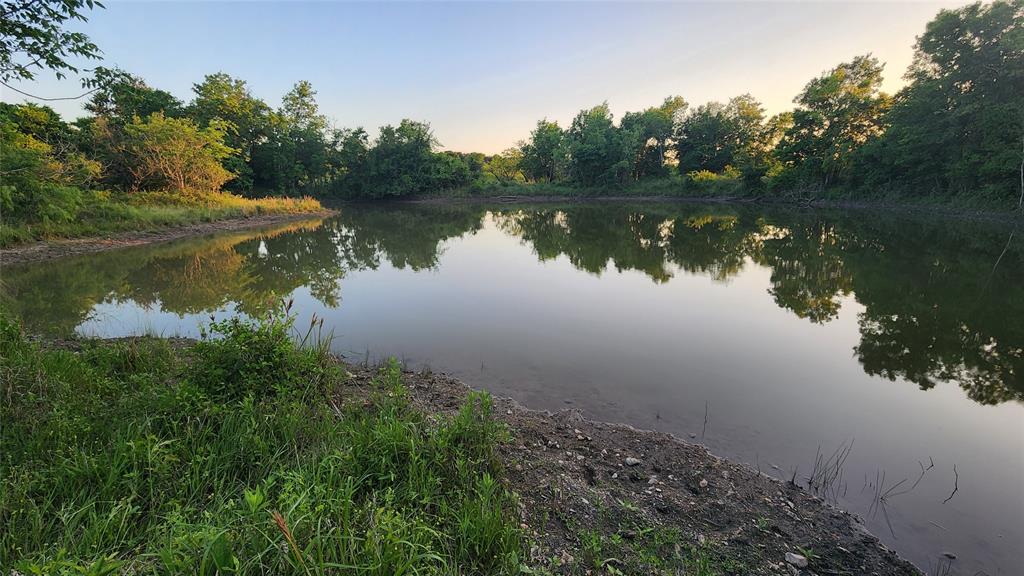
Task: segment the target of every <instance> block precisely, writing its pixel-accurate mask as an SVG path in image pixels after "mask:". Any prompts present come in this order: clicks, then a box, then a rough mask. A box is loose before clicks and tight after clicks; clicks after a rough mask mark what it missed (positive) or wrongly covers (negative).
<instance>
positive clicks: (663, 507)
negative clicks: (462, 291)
mask: <svg viewBox="0 0 1024 576" xmlns="http://www.w3.org/2000/svg"><path fill="white" fill-rule="evenodd" d="M350 371H351V378H350V384H351V385H354V386H355V389H354V390H369V389H370V380H371V378H372V377H373V375H374V371H373V370H372V369H367V368H359V367H350ZM403 381H404V383H405V385H406V386H407V388H408V389H409V390H410V391H411V393H412V396H413V398H414V402H415V403H416V404H417V405H418V406H420V407H421V408H422V409H423V410H424V411H426V412H427V413H431V414H439V413H442V414H444V413H453V412H455V411H457V410H458V408H459V406H460V405H461V403H462V400H463V399H464V398H465V396H466V394H467V393H468V392H469V388H467V387H466V385H465V384H463V383H462V382H460V381H458V380H455V379H453V378H450V377H448V376H445V375H438V374H430V373H419V372H406V373H405V374H404V378H403ZM345 388H346V390H349V391H352V390H353V388H352V387H351V386H346V387H345ZM359 395H360V394H359V393H358V392H357V393H356V394H355V396H359ZM348 400H352V398H349V399H348ZM494 402H495V403H494V414H495V417H496V418H497V419H499V420H500V421H502V422H504V423H505V424H507V425H508V427H509V429H510V432H511V441H510V442H508V443H506V444H505V445H504V446H503V447H502V450H501V459H502V463H503V465H504V467H505V469H506V477H507V479H508V481H509V482H510V485H511V488H512V489H513V490H514V491H515V492H516V493H517V494H518V495H519V499H520V505H521V514H522V522H523V527H524V528H525V529H526V530H527V532H528V533H529V535H530V536H531V537H532V538H533V539H534V541H535V545H534V547H533V549H532V550H531V551H530V555H531V563H532V564H534V565H540V566H544V567H545V568H546V569H548V570H551V571H553V572H555V573H560V574H653V573H658V574H691V573H695V574H705V573H724V574H744V575H753V574H764V575H780V576H787V575H917V574H921V572H920V571H919V570H918V569H917V568H916V567H914V566H913V565H912V564H910V563H909V562H907V561H905V560H902V559H900V558H899V557H898V556H897V555H896V554H895V552H893V551H891V550H889V549H888V548H886V547H885V546H884V545H882V544H881V543H880V542H879V541H878V539H877V538H875V537H874V536H872V535H871V534H870V533H868V531H867V529H866V528H864V526H863V523H862V522H861V520H860V519H859V518H858V517H856V516H854V515H851V514H849V513H847V512H844V511H841V510H838V509H836V508H834V507H833V506H831V505H829V504H828V503H827V502H825V501H823V500H821V499H819V498H817V497H815V496H814V495H812V494H809V493H807V492H806V491H804V490H803V489H801V488H800V487H798V486H796V485H794V484H792V483H791V482H783V481H779V480H778V479H775V478H772V477H769V476H767V475H765V474H762V473H760V472H758V471H756V470H754V469H752V468H750V467H748V466H744V465H739V464H735V463H732V462H729V461H726V460H723V459H721V458H718V457H717V456H714V455H713V454H711V453H710V452H708V451H707V449H705V448H704V447H702V446H699V445H695V444H691V443H688V442H684V441H682V440H680V439H678V438H675V437H673V436H671V435H668V434H663V433H658V432H651V431H644V430H637V429H635V428H632V427H630V426H625V425H619V424H608V423H602V422H592V421H589V420H586V419H585V418H583V417H582V415H581V414H580V412H579V411H578V410H575V409H571V410H563V411H560V412H557V413H549V412H539V411H534V410H529V409H526V408H524V407H522V406H520V405H519V404H518V403H516V402H515V401H514V400H511V399H505V398H495V399H494ZM627 458H630V460H629V463H628V464H627V462H626V459H627ZM633 459H635V461H634V460H633ZM636 461H638V462H636ZM787 552H789V553H793V554H800V555H803V556H805V557H807V559H808V560H809V562H808V565H807V566H806V567H804V568H802V569H800V568H797V567H796V566H793V565H792V564H789V563H787V560H786V553H787ZM695 556H696V557H698V558H703V559H704V561H706V563H707V564H706V568H707V571H704V572H702V571H700V569H699V567H698V566H695V565H694V563H693V562H694V561H693V558H694V557H695ZM796 562H797V563H799V560H796Z"/></svg>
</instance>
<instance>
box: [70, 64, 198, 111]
mask: <svg viewBox="0 0 1024 576" xmlns="http://www.w3.org/2000/svg"><path fill="white" fill-rule="evenodd" d="M85 109H86V110H87V111H89V112H91V113H92V114H93V115H94V116H98V117H105V118H108V119H111V120H115V121H117V122H120V123H121V124H130V123H131V122H132V119H133V118H134V117H136V116H139V117H141V118H147V117H149V115H151V114H153V113H155V112H160V113H161V114H163V115H165V116H171V117H179V116H182V115H183V113H184V105H183V104H182V102H181V100H179V99H177V98H176V97H175V96H174V95H173V94H171V93H170V92H167V91H165V90H160V89H157V88H153V87H151V86H149V85H148V84H146V81H145V80H143V79H142V78H140V77H138V76H133V75H130V74H127V73H122V75H120V76H119V77H117V78H116V79H115V80H113V81H112V82H110V83H108V84H105V85H104V86H102V87H101V88H100V89H98V90H97V91H96V92H95V93H94V94H93V95H92V98H90V99H89V102H88V103H87V104H86V105H85Z"/></svg>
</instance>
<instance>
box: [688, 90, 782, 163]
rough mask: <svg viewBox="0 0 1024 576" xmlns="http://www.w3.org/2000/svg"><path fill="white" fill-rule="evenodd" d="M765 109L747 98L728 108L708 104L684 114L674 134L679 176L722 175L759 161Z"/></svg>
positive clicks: (734, 101) (731, 103) (724, 105)
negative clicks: (681, 173)
mask: <svg viewBox="0 0 1024 576" xmlns="http://www.w3.org/2000/svg"><path fill="white" fill-rule="evenodd" d="M763 122H764V108H763V107H762V106H761V103H760V102H758V101H757V100H755V99H754V97H753V96H751V95H749V94H743V95H741V96H737V97H735V98H733V99H731V100H729V102H728V103H727V104H722V103H720V102H708V103H707V104H703V105H701V106H699V107H697V108H696V109H695V110H693V111H692V112H691V113H689V114H687V115H686V116H685V117H684V118H683V119H682V121H681V122H680V124H679V127H678V130H677V131H676V155H677V159H678V160H679V171H680V172H684V173H686V172H692V171H700V170H706V171H708V172H714V173H721V172H722V171H723V170H725V168H726V166H733V167H734V168H735V167H738V165H740V164H753V163H754V162H755V161H756V160H758V159H759V158H760V157H761V155H762V154H761V149H762V148H763V147H762V145H761V142H762V133H763V129H764V128H763Z"/></svg>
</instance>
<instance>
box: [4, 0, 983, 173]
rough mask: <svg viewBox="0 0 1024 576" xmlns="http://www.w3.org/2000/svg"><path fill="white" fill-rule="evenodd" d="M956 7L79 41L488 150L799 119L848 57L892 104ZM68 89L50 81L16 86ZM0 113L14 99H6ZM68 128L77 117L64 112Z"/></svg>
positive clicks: (219, 7)
mask: <svg viewBox="0 0 1024 576" xmlns="http://www.w3.org/2000/svg"><path fill="white" fill-rule="evenodd" d="M963 3H964V2H953V3H945V4H942V3H924V2H915V3H899V4H896V3H882V2H874V3H872V2H859V3H849V4H846V3H781V2H771V3H715V4H711V3H692V2H691V3H636V2H619V3H589V2H573V3H474V2H462V3H376V4H374V3H340V2H315V3H306V2H302V3H300V2H285V1H278V2H261V3H242V2H221V3H213V2H162V3H152V2H116V1H110V2H108V3H107V8H106V9H105V10H97V11H94V12H93V13H92V15H91V18H90V21H89V22H88V23H87V24H84V25H81V26H79V27H78V28H79V29H80V30H82V31H84V32H86V33H87V34H89V35H90V36H91V37H92V39H93V41H95V42H96V43H97V44H98V45H99V46H100V48H101V49H102V50H103V52H104V65H107V66H111V65H116V66H119V67H121V68H124V69H125V70H128V71H129V72H132V73H134V74H138V75H140V76H142V77H143V78H145V79H146V80H147V82H149V83H150V84H151V85H152V86H155V87H158V88H162V89H165V90H168V91H170V92H172V93H173V94H175V95H176V96H178V97H179V98H182V99H183V100H186V101H187V100H188V99H189V98H190V97H191V86H192V84H193V83H195V82H198V81H199V80H201V79H202V77H203V76H204V75H205V74H208V73H212V72H217V71H224V72H227V73H229V74H231V75H233V76H236V77H240V78H242V79H245V80H247V81H248V82H249V85H250V87H251V89H252V91H253V92H254V93H255V94H256V95H257V96H259V97H261V98H263V99H264V100H266V101H267V102H268V103H270V104H271V105H273V106H276V105H277V104H278V103H279V100H280V97H281V95H282V94H284V93H285V92H286V91H287V90H288V89H289V88H290V87H291V86H292V85H293V84H294V83H295V82H296V81H298V80H309V81H310V82H312V83H313V86H314V87H315V88H316V90H317V91H318V93H319V96H318V100H319V102H320V106H321V110H322V111H323V112H324V113H325V114H327V115H328V116H329V117H330V118H331V119H332V120H333V122H335V123H336V125H338V126H344V127H354V126H363V127H365V128H366V129H367V130H369V131H370V133H371V134H374V135H375V134H376V132H377V128H378V127H379V126H380V125H382V124H387V123H397V122H398V121H400V120H401V119H402V118H405V117H408V118H413V119H417V120H426V121H429V122H430V123H431V125H432V126H433V127H434V131H435V133H436V135H437V137H438V139H439V140H440V141H441V144H442V145H443V147H445V148H447V149H451V150H460V151H481V152H488V153H491V152H498V151H501V150H502V149H504V148H506V147H508V146H511V145H513V144H514V143H515V142H516V141H517V140H520V139H523V138H525V137H526V136H527V135H528V134H529V131H530V130H531V129H532V127H533V125H534V124H535V123H536V121H537V120H538V119H540V118H543V117H548V118H550V119H554V120H558V121H559V122H561V123H562V124H563V125H565V124H566V123H567V122H568V121H569V120H571V118H572V116H573V115H574V114H575V113H576V112H577V111H579V110H580V109H581V108H584V107H590V106H593V105H596V104H599V103H601V102H602V101H604V100H607V101H608V103H609V104H610V105H611V108H612V111H613V112H614V113H615V116H616V118H618V117H621V115H622V114H623V113H624V112H626V111H630V110H639V109H643V108H645V107H647V106H651V105H656V104H658V103H660V102H661V100H662V99H664V97H665V96H668V95H670V94H679V95H682V96H683V97H684V98H686V100H687V101H689V102H690V103H691V105H693V104H700V103H703V102H706V101H708V100H725V99H728V98H729V97H731V96H735V95H737V94H741V93H744V92H750V93H751V94H753V95H754V96H755V97H756V98H758V99H759V100H761V101H762V102H763V103H764V104H765V106H766V107H767V108H768V111H769V112H772V113H774V112H779V111H782V110H786V109H789V108H791V107H792V99H793V97H794V96H795V95H796V93H797V92H799V90H800V89H801V88H802V87H803V85H804V84H805V83H806V82H807V81H808V80H809V79H810V78H812V77H813V76H816V75H818V74H820V73H821V72H822V71H824V70H826V69H828V68H831V67H832V66H835V65H836V64H838V63H839V62H842V61H844V60H848V59H850V58H852V57H853V56H856V55H858V54H863V53H867V52H871V53H873V54H874V55H876V56H878V57H879V58H880V59H881V60H883V61H884V62H886V63H887V66H886V85H885V86H886V89H888V90H890V91H894V90H895V89H897V88H898V87H899V86H900V85H901V83H902V81H901V76H902V75H903V73H904V71H905V70H906V67H907V65H908V64H909V63H910V59H911V56H912V46H913V43H914V39H915V36H916V35H918V34H920V33H921V31H923V30H924V26H925V24H926V23H927V22H928V21H929V20H930V19H931V18H932V17H933V16H934V15H935V13H936V12H938V10H939V9H940V8H942V7H943V6H951V5H956V4H963ZM17 86H18V87H19V88H22V89H24V90H27V91H30V92H33V93H36V94H39V95H43V96H66V95H69V94H75V93H77V90H78V87H77V82H76V81H73V80H66V81H64V82H63V83H61V82H57V81H56V80H54V79H53V78H51V77H50V75H48V74H45V73H44V74H42V75H41V77H40V78H39V79H38V80H37V81H36V82H34V83H31V84H20V85H17ZM3 99H4V100H5V101H14V102H17V101H21V100H22V98H21V97H20V96H18V95H17V94H14V93H12V92H11V91H9V90H6V89H5V92H4V94H3ZM54 107H55V108H56V109H58V111H60V112H61V113H62V114H64V115H65V116H66V117H75V116H78V115H80V114H81V104H80V103H56V104H54Z"/></svg>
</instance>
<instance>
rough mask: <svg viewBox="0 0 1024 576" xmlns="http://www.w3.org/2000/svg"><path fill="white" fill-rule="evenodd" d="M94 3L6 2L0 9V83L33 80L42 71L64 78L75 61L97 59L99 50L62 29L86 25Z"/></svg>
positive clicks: (73, 69) (56, 0)
mask: <svg viewBox="0 0 1024 576" xmlns="http://www.w3.org/2000/svg"><path fill="white" fill-rule="evenodd" d="M97 6H98V7H100V8H102V7H103V5H102V4H100V3H99V2H96V1H94V0H8V1H5V2H4V3H3V5H2V6H0V83H3V84H4V85H5V86H6V85H7V83H8V82H10V81H12V80H34V79H35V77H36V74H37V73H38V72H39V71H41V70H47V69H48V70H52V71H53V72H54V74H55V75H56V76H57V78H64V77H65V76H66V75H67V74H68V73H69V72H70V73H76V72H78V71H79V70H78V68H77V67H76V66H75V65H74V64H72V61H73V60H74V59H75V58H85V59H96V58H99V55H100V49H99V48H98V47H97V46H96V45H95V44H93V43H92V41H90V40H89V37H88V36H86V35H85V34H83V33H81V32H71V31H68V30H67V29H66V28H65V27H66V26H67V25H68V24H69V23H71V22H73V21H80V22H85V21H86V17H85V14H86V11H87V10H91V9H93V8H95V7H97Z"/></svg>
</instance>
